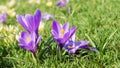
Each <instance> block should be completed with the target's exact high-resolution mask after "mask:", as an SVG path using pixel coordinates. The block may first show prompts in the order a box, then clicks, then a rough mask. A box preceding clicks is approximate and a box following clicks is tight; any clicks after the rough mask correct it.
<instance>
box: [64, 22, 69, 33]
mask: <svg viewBox="0 0 120 68" xmlns="http://www.w3.org/2000/svg"><path fill="white" fill-rule="evenodd" d="M63 29H64V33H67V32H68V31H69V23H65V24H64V26H63Z"/></svg>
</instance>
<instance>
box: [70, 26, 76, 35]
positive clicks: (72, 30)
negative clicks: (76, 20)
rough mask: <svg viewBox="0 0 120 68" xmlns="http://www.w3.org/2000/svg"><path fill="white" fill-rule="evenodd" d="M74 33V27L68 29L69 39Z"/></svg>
mask: <svg viewBox="0 0 120 68" xmlns="http://www.w3.org/2000/svg"><path fill="white" fill-rule="evenodd" d="M75 32H76V27H72V28H71V29H70V34H69V36H70V37H71V36H72V35H73V34H74V33H75Z"/></svg>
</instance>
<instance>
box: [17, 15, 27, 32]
mask: <svg viewBox="0 0 120 68" xmlns="http://www.w3.org/2000/svg"><path fill="white" fill-rule="evenodd" d="M16 18H17V20H18V22H19V23H20V24H21V25H22V26H23V27H24V28H25V29H26V30H27V31H29V29H28V27H27V25H26V24H27V23H26V24H25V23H24V21H23V20H22V16H20V15H17V16H16Z"/></svg>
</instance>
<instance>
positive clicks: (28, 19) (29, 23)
mask: <svg viewBox="0 0 120 68" xmlns="http://www.w3.org/2000/svg"><path fill="white" fill-rule="evenodd" d="M16 18H17V20H18V22H19V23H20V24H21V25H22V26H23V27H24V28H25V29H26V30H27V31H28V32H29V33H31V32H34V31H35V32H36V34H37V36H38V28H39V24H40V20H41V12H40V10H39V9H38V10H36V12H35V13H34V15H33V16H32V15H30V14H25V15H24V16H21V15H17V16H16Z"/></svg>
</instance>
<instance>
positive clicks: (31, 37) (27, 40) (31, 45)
mask: <svg viewBox="0 0 120 68" xmlns="http://www.w3.org/2000/svg"><path fill="white" fill-rule="evenodd" d="M39 41H41V37H37V35H36V33H35V32H32V33H28V32H22V33H21V38H20V39H19V46H20V47H21V48H23V49H25V50H29V51H31V52H32V53H33V55H34V57H35V58H36V54H35V53H36V49H37V46H38V43H39Z"/></svg>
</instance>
